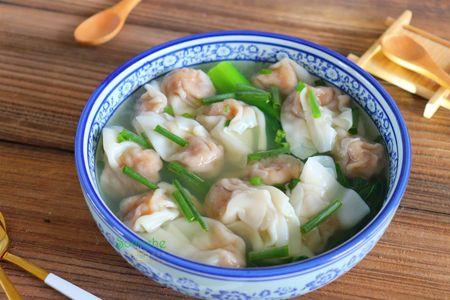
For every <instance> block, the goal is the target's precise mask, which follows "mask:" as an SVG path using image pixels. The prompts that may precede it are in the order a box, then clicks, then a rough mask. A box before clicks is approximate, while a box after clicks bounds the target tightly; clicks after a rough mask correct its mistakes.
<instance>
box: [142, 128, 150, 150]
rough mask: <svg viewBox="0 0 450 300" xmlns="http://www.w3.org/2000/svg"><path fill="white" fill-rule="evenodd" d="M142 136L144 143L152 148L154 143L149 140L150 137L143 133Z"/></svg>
mask: <svg viewBox="0 0 450 300" xmlns="http://www.w3.org/2000/svg"><path fill="white" fill-rule="evenodd" d="M141 136H142V138H143V139H144V141H145V142H146V143H147V145H148V146H149V148H152V142H150V139H149V138H148V135H147V134H146V133H145V132H142V133H141Z"/></svg>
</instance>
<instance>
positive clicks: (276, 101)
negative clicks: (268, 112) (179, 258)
mask: <svg viewBox="0 0 450 300" xmlns="http://www.w3.org/2000/svg"><path fill="white" fill-rule="evenodd" d="M270 95H271V97H272V103H273V105H275V106H281V96H280V89H279V88H277V87H276V86H271V87H270Z"/></svg>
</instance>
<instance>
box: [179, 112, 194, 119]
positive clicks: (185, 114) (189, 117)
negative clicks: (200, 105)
mask: <svg viewBox="0 0 450 300" xmlns="http://www.w3.org/2000/svg"><path fill="white" fill-rule="evenodd" d="M181 116H182V117H185V118H188V119H193V118H194V116H193V115H192V114H190V113H184V114H182V115H181Z"/></svg>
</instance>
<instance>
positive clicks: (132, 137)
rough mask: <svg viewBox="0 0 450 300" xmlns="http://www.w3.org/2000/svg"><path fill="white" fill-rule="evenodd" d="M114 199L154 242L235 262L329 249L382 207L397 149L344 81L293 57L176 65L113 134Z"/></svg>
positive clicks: (103, 181)
mask: <svg viewBox="0 0 450 300" xmlns="http://www.w3.org/2000/svg"><path fill="white" fill-rule="evenodd" d="M97 162H98V163H97V166H98V174H100V176H99V182H100V187H101V191H102V194H103V196H104V199H105V201H106V202H107V204H108V205H109V207H110V208H111V209H112V210H113V211H114V212H115V213H116V215H117V216H118V217H119V218H120V219H121V220H122V221H123V222H124V223H125V224H126V225H127V226H128V227H129V228H130V229H131V230H133V231H134V232H136V233H137V234H139V235H140V236H141V237H142V238H143V239H144V240H146V241H148V242H149V243H150V244H152V245H154V246H157V247H159V248H162V249H163V250H165V251H168V252H170V253H173V254H175V255H178V256H181V257H184V258H186V259H189V260H193V261H197V262H201V263H205V264H210V265H215V266H222V267H232V268H245V267H258V266H273V265H280V264H286V263H291V262H295V261H300V260H303V259H307V258H309V257H313V256H315V255H317V254H320V253H323V252H324V251H327V250H329V249H331V248H333V247H335V246H337V245H339V244H341V243H343V242H344V241H346V240H347V239H348V238H350V237H351V236H352V235H354V234H356V233H357V232H358V231H359V230H360V229H361V228H363V227H364V226H365V225H366V224H367V223H368V222H369V221H370V220H371V219H372V218H373V217H374V216H375V215H376V214H377V212H378V211H379V210H380V208H381V206H382V204H383V201H384V199H385V196H386V191H387V179H386V169H387V159H386V150H385V147H384V145H383V144H382V141H381V138H380V136H379V135H378V132H377V130H376V128H375V126H374V125H373V124H372V122H371V121H370V119H369V118H368V116H367V115H366V114H365V113H364V112H363V111H362V110H361V109H360V108H359V107H358V106H357V104H356V103H355V102H354V101H353V100H352V99H351V98H350V97H349V96H348V95H345V94H344V93H343V92H342V91H340V90H339V89H337V88H335V87H333V86H329V85H328V84H326V83H325V82H323V81H322V80H320V79H318V78H316V77H314V76H312V75H311V74H309V73H308V72H307V71H306V70H305V69H303V68H302V67H301V66H300V65H298V64H297V63H295V62H294V61H292V60H290V59H287V58H285V59H282V60H280V61H279V62H277V63H275V64H272V65H267V64H262V63H255V62H236V63H231V62H220V63H217V64H204V65H201V66H198V67H196V68H183V69H177V70H174V71H172V72H170V73H168V74H166V75H165V76H163V77H161V78H157V79H155V80H153V81H151V82H149V83H147V84H146V85H144V87H142V88H141V89H139V90H138V91H136V92H135V93H134V94H133V95H132V96H131V97H130V99H128V100H127V101H126V102H125V103H124V104H123V105H122V107H121V108H120V109H119V110H118V111H117V112H116V113H115V115H114V116H113V118H112V119H111V120H110V121H109V122H108V124H107V126H106V127H105V128H104V129H103V132H102V142H101V144H100V146H99V150H98V154H97Z"/></svg>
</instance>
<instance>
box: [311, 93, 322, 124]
mask: <svg viewBox="0 0 450 300" xmlns="http://www.w3.org/2000/svg"><path fill="white" fill-rule="evenodd" d="M309 106H310V107H311V114H312V116H313V118H314V119H317V118H320V116H321V115H322V113H321V112H320V105H319V101H318V100H317V97H316V95H315V94H314V90H313V89H310V90H309Z"/></svg>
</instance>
